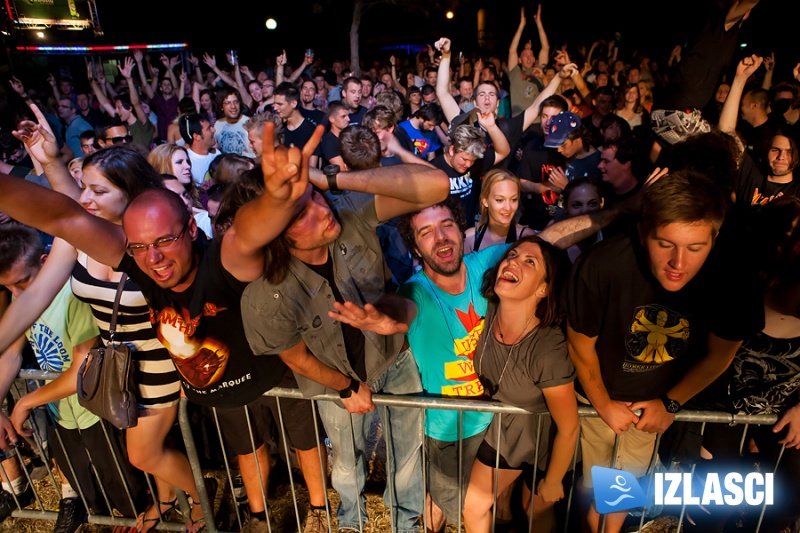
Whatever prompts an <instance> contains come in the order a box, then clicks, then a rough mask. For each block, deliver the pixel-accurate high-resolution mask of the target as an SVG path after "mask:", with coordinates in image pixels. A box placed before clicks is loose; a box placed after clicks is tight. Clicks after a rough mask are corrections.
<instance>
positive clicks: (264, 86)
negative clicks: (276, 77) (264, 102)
mask: <svg viewBox="0 0 800 533" xmlns="http://www.w3.org/2000/svg"><path fill="white" fill-rule="evenodd" d="M261 87H262V88H264V89H274V88H275V86H274V85H272V84H271V83H265V84H264V85H262V86H261Z"/></svg>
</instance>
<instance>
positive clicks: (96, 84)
mask: <svg viewBox="0 0 800 533" xmlns="http://www.w3.org/2000/svg"><path fill="white" fill-rule="evenodd" d="M86 78H87V79H88V80H89V86H91V88H92V92H93V93H94V96H95V98H97V103H99V104H100V107H102V108H103V111H105V113H106V114H107V115H108V116H110V117H115V116H117V110H116V109H114V105H113V104H112V103H111V102H109V100H108V97H107V96H106V93H104V92H103V89H102V85H104V83H102V84H101V82H100V81H98V80H97V79H96V76H95V71H94V68H93V67H92V65H91V63H90V64H89V65H88V66H87V67H86ZM104 81H105V76H104V77H103V82H104Z"/></svg>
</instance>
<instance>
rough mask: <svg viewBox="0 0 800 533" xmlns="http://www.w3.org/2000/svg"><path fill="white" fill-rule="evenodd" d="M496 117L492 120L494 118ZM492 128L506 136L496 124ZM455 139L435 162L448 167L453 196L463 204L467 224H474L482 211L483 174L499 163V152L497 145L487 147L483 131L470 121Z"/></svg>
mask: <svg viewBox="0 0 800 533" xmlns="http://www.w3.org/2000/svg"><path fill="white" fill-rule="evenodd" d="M493 118H494V117H490V118H489V119H488V120H490V121H491V122H493ZM487 125H488V123H487ZM489 131H490V135H491V134H492V133H493V134H494V135H497V136H499V137H502V136H503V134H502V132H500V129H499V128H498V127H497V126H496V125H493V127H490V128H489ZM451 139H452V141H451V143H450V144H449V145H448V146H447V148H445V150H444V153H443V154H442V155H440V156H438V157H435V158H434V159H433V160H432V161H431V164H432V165H433V166H435V167H436V168H438V169H439V170H444V172H445V173H446V174H447V177H448V178H450V197H451V198H453V199H455V200H457V201H458V203H459V204H460V205H461V208H462V209H463V210H464V215H465V219H466V227H467V228H471V227H472V226H474V225H475V223H476V222H477V217H478V215H479V209H478V203H479V199H480V195H481V182H480V180H481V176H483V174H484V172H485V171H486V170H488V169H490V168H491V167H492V166H493V165H494V164H495V161H497V153H496V152H495V150H494V148H486V145H485V143H484V133H483V131H481V130H480V129H478V128H475V127H473V126H469V125H467V124H462V125H461V126H459V127H457V128H456V129H455V131H454V132H453V134H452V136H451ZM476 163H477V164H476ZM465 229H466V228H465Z"/></svg>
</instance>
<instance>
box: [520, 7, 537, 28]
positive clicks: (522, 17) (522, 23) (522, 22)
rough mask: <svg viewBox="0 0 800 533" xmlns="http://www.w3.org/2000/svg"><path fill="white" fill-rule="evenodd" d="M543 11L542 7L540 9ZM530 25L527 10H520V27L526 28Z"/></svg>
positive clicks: (522, 8)
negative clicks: (526, 16) (526, 15)
mask: <svg viewBox="0 0 800 533" xmlns="http://www.w3.org/2000/svg"><path fill="white" fill-rule="evenodd" d="M540 9H541V7H540ZM527 23H528V21H527V19H526V18H525V8H524V7H521V8H519V27H520V28H524V27H525V25H526V24H527Z"/></svg>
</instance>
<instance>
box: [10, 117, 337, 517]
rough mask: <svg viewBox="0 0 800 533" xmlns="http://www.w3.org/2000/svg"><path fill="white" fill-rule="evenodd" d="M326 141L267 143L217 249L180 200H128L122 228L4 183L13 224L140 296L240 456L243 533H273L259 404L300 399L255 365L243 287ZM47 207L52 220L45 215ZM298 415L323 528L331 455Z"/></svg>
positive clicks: (275, 370) (67, 202)
mask: <svg viewBox="0 0 800 533" xmlns="http://www.w3.org/2000/svg"><path fill="white" fill-rule="evenodd" d="M273 134H274V125H273V124H272V123H271V122H270V123H268V124H267V126H266V127H265V130H264V138H267V139H271V138H272V137H273ZM321 135H322V130H321V128H320V129H319V130H318V131H317V132H315V134H314V136H313V137H312V138H311V139H310V140H309V142H308V144H307V146H306V149H305V151H304V152H303V155H302V158H301V154H300V152H299V150H291V151H287V150H285V149H277V150H274V151H273V148H272V143H265V145H264V152H263V156H262V171H263V173H264V175H265V177H264V189H265V190H264V192H263V193H262V194H260V195H259V196H258V197H257V198H256V199H254V200H253V201H251V202H248V203H247V204H245V205H243V206H242V207H241V208H240V209H239V210H238V212H237V214H236V217H235V220H234V222H233V224H232V225H231V227H230V228H229V229H228V230H227V231H226V232H225V234H224V235H223V236H222V237H221V238H220V239H218V240H216V241H214V242H208V241H206V240H205V239H203V238H202V236H201V235H200V233H199V232H198V229H197V226H196V224H195V222H194V219H193V218H192V217H191V216H189V213H188V212H187V211H186V207H185V205H184V204H183V202H182V201H181V199H180V197H179V196H177V195H175V194H173V193H172V192H170V191H168V190H166V189H147V190H145V191H144V192H142V193H140V194H139V195H138V196H136V197H135V198H133V200H132V201H131V203H130V204H129V205H128V207H127V210H126V211H125V215H124V217H123V225H122V226H119V225H116V224H113V223H111V222H108V221H106V220H104V219H102V218H100V217H96V216H93V215H91V214H90V213H88V212H87V211H86V210H85V209H83V208H82V207H81V206H80V205H79V204H78V203H76V202H74V201H72V200H71V199H69V198H67V197H66V196H64V195H61V194H58V193H55V192H51V191H47V190H41V191H40V190H38V189H41V188H40V187H37V188H36V189H37V190H36V191H32V190H29V189H28V188H27V187H25V185H27V184H23V185H20V182H21V180H16V179H14V178H9V177H7V176H3V175H0V189H2V191H3V192H2V198H3V199H2V201H3V205H5V201H6V200H8V201H9V202H10V203H13V205H14V207H13V208H12V209H11V210H9V212H10V213H11V211H13V213H12V214H13V216H14V217H15V218H18V219H19V220H24V221H27V222H28V223H29V224H30V225H33V226H34V227H35V226H39V227H40V228H44V229H43V231H45V232H47V233H49V234H52V235H58V236H59V237H61V238H63V239H64V240H66V241H68V242H70V244H73V245H74V246H75V247H77V248H78V249H80V250H83V251H85V252H86V253H87V254H89V256H90V257H92V258H94V259H95V260H97V261H99V262H101V263H103V264H105V265H109V266H113V267H115V268H117V269H119V270H123V271H125V272H127V273H128V274H129V276H130V277H131V279H133V280H134V281H135V282H136V283H137V284H138V285H139V287H140V289H141V290H142V293H143V294H144V295H145V298H147V301H148V305H149V307H150V313H151V322H152V323H153V327H154V328H155V329H156V332H157V334H158V337H159V340H161V342H162V343H163V344H164V346H165V347H166V348H167V350H168V351H169V352H170V355H171V356H172V358H173V361H174V363H175V366H176V368H177V369H178V371H179V374H180V377H181V382H182V385H183V390H184V393H185V394H186V396H187V398H188V399H189V400H190V401H193V402H196V403H199V404H202V405H207V406H211V407H216V408H217V413H218V416H219V420H220V426H221V429H222V432H223V434H224V435H225V437H226V439H227V440H228V446H229V448H230V449H231V450H232V451H233V452H234V453H235V454H237V455H238V459H239V467H240V470H241V472H242V478H243V481H244V485H245V490H246V492H247V493H248V500H249V505H250V521H249V522H248V524H246V526H245V527H246V528H247V531H250V532H266V531H268V529H269V527H268V526H267V522H266V518H267V509H266V508H265V506H264V501H265V498H263V497H262V494H261V487H264V488H265V489H266V487H267V486H268V483H267V482H268V474H269V457H268V455H267V448H266V443H267V442H268V440H269V439H270V436H269V435H270V433H271V429H272V427H271V422H272V420H273V417H274V416H277V415H273V413H272V409H271V405H270V402H271V400H269V399H266V397H264V396H262V395H263V393H264V392H266V391H267V390H269V389H271V388H273V387H276V386H288V385H289V384H291V383H293V384H294V386H295V387H296V382H294V380H293V378H290V376H291V373H289V372H286V370H287V367H286V365H285V364H284V363H283V362H282V361H281V360H280V359H279V358H258V357H256V356H255V355H254V354H253V352H252V350H251V349H250V347H249V344H248V343H247V340H246V338H245V335H244V329H243V325H242V315H241V307H240V298H241V295H242V293H243V292H244V289H245V287H246V286H247V284H248V283H249V282H251V281H253V280H255V279H257V278H258V277H260V276H261V274H262V273H263V272H264V268H265V255H264V247H265V246H266V245H267V244H268V243H269V242H270V241H272V240H273V239H274V238H275V237H276V236H277V235H278V234H279V233H280V232H281V230H282V229H283V228H284V227H285V226H286V225H287V224H288V223H289V220H290V219H291V217H292V216H293V215H294V212H295V209H296V207H297V203H298V202H299V201H301V200H302V199H304V198H307V196H308V189H309V187H308V168H309V165H308V160H309V157H310V154H311V152H313V150H314V149H315V148H316V146H317V144H318V142H319V138H320V137H321ZM301 169H302V170H301ZM8 180H13V181H10V182H9V181H8ZM42 193H45V194H46V197H42V196H41V195H42ZM34 198H35V200H34ZM42 205H46V206H48V209H47V210H43V209H41V206H42ZM281 403H285V400H284V402H281ZM303 403H305V404H308V402H303ZM245 406H246V407H247V409H249V410H250V411H251V413H253V414H252V416H251V417H250V422H251V423H252V425H253V430H252V437H253V439H254V441H255V448H256V449H255V450H253V447H251V446H250V436H251V435H249V434H248V422H247V413H246V410H245V408H244V407H245ZM296 407H297V409H294V408H289V407H284V409H289V410H291V415H290V416H288V417H284V419H285V420H287V424H286V428H287V432H288V434H289V441H290V444H291V446H292V447H294V448H295V449H296V450H297V453H298V456H299V462H300V464H301V468H302V469H303V474H304V477H305V479H306V483H307V486H308V489H309V497H310V501H311V502H310V503H311V509H310V511H309V518H311V517H312V515H314V514H316V515H321V517H320V516H317V517H315V518H317V520H316V522H315V523H320V520H319V518H321V519H322V521H325V523H327V515H326V514H325V505H326V494H325V491H324V483H323V480H322V472H323V468H322V466H321V465H320V459H319V458H320V457H323V458H324V457H326V454H325V453H324V448H323V447H322V446H321V444H320V443H319V442H317V438H316V435H315V431H314V426H313V424H314V417H313V415H312V411H311V407H310V405H306V406H305V407H303V406H302V405H301V404H298V405H297V406H296ZM289 419H291V420H289ZM323 436H324V434H322V435H321V436H320V438H322V437H323ZM258 466H260V469H259V468H258ZM197 509H198V510H197V511H195V512H193V513H192V517H191V519H192V521H193V522H194V523H197V522H198V520H199V519H200V516H201V515H200V514H199V507H197ZM323 529H324V530H327V525H325V526H324V528H323ZM320 531H322V529H320Z"/></svg>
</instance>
